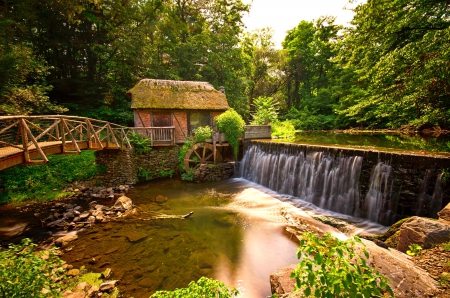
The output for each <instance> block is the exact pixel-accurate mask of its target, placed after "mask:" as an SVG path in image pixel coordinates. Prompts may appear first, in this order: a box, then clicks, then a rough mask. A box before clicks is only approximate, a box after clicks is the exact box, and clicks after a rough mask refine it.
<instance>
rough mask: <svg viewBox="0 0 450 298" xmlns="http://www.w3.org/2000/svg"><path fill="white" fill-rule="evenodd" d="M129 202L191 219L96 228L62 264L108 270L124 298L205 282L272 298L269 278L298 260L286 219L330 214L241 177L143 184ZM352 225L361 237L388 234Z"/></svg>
mask: <svg viewBox="0 0 450 298" xmlns="http://www.w3.org/2000/svg"><path fill="white" fill-rule="evenodd" d="M127 196H128V197H130V198H131V199H132V200H133V203H134V204H135V205H136V206H137V208H138V209H139V210H140V213H141V214H148V213H155V214H158V213H161V214H170V215H183V214H187V213H189V212H191V211H193V212H194V213H193V215H192V216H191V217H189V218H187V219H153V220H142V219H140V217H139V214H138V215H136V216H134V217H131V218H127V219H125V220H123V221H120V222H108V223H104V224H95V225H94V226H93V227H91V228H89V229H86V230H84V231H81V232H80V233H79V234H78V236H79V238H78V240H77V241H75V242H73V245H72V246H71V247H69V248H68V249H66V252H65V253H64V254H63V256H62V258H63V259H64V260H66V261H67V262H68V263H69V264H72V265H74V266H75V268H79V267H81V266H82V265H85V266H86V267H87V268H88V269H90V270H93V271H95V272H101V271H103V270H104V269H106V268H111V269H112V272H113V276H112V278H114V279H119V280H120V284H119V288H120V290H121V292H122V293H123V294H124V296H125V297H135V298H141V297H149V296H150V295H151V294H152V293H154V292H155V291H156V290H173V289H175V288H179V287H186V286H187V285H188V283H189V282H190V281H192V280H195V281H196V280H198V279H199V278H200V277H201V276H208V277H212V278H216V279H218V280H220V281H223V282H225V283H226V284H229V285H232V286H234V287H236V288H238V290H239V292H240V297H252V298H253V297H255V298H257V297H267V296H270V295H271V291H270V283H269V276H270V274H271V273H272V272H274V271H275V270H276V269H278V268H281V267H284V266H287V265H290V264H293V263H296V262H297V261H298V260H297V258H296V250H297V245H298V244H297V242H296V240H294V238H295V237H293V236H292V235H291V234H288V233H287V232H285V226H286V225H287V221H286V218H285V216H284V215H283V214H286V213H295V212H297V213H298V212H301V213H302V214H303V216H305V217H308V215H306V214H307V213H309V215H314V214H327V215H330V216H332V215H333V214H332V213H331V212H329V211H325V210H320V209H318V208H317V207H314V206H312V205H311V204H307V203H305V204H304V205H303V206H300V205H299V204H298V201H297V202H296V203H295V205H294V204H293V202H292V201H291V200H290V198H288V197H280V196H278V195H277V193H275V192H273V191H271V190H269V189H266V188H264V187H262V186H259V185H257V184H255V183H252V182H249V181H247V180H244V179H229V180H225V181H221V182H215V183H203V184H193V183H185V182H181V181H178V180H161V181H157V182H151V183H146V184H142V185H138V186H136V187H135V188H133V189H132V190H131V191H130V192H129V193H127ZM158 196H159V197H158ZM157 197H158V199H156V198H157ZM162 197H164V199H161V198H162ZM336 215H337V214H336ZM341 217H342V216H341ZM346 218H347V219H351V218H350V217H348V216H347V217H346ZM354 220H355V222H354V223H356V225H359V232H361V231H372V232H373V231H378V232H379V231H381V230H383V229H385V227H382V226H379V225H376V224H374V223H370V222H364V221H361V220H360V219H354Z"/></svg>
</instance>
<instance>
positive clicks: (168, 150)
mask: <svg viewBox="0 0 450 298" xmlns="http://www.w3.org/2000/svg"><path fill="white" fill-rule="evenodd" d="M179 150H180V149H179V147H178V146H173V147H153V148H152V150H150V151H149V152H147V153H145V154H134V157H133V162H134V168H135V169H136V171H137V177H138V180H153V179H157V178H165V177H172V176H177V175H179V163H178V152H179Z"/></svg>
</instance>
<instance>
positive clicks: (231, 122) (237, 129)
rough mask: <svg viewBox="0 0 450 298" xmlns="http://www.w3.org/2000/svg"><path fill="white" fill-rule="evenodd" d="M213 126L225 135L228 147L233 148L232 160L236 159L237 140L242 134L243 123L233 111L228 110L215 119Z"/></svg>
mask: <svg viewBox="0 0 450 298" xmlns="http://www.w3.org/2000/svg"><path fill="white" fill-rule="evenodd" d="M215 124H216V125H217V128H218V129H219V131H221V132H223V133H225V137H226V138H227V140H228V142H229V143H230V146H231V147H232V148H233V153H234V158H237V155H238V152H239V141H238V139H239V138H240V137H241V136H242V134H243V133H244V126H245V122H244V120H243V119H242V117H241V115H239V114H238V113H237V112H236V111H235V110H233V109H229V110H228V111H226V112H225V113H223V114H221V115H219V116H217V117H216V118H215Z"/></svg>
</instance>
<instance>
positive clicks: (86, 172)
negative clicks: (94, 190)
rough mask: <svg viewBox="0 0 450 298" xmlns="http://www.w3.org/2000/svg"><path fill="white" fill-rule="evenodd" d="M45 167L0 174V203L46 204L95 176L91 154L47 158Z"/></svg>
mask: <svg viewBox="0 0 450 298" xmlns="http://www.w3.org/2000/svg"><path fill="white" fill-rule="evenodd" d="M48 159H49V163H48V164H45V165H18V166H15V167H12V168H9V169H6V170H3V171H0V203H21V202H25V201H38V202H43V201H49V200H53V199H57V198H60V197H63V196H65V195H67V194H69V192H66V191H63V190H64V188H65V187H66V186H67V185H68V184H70V183H72V182H74V181H79V180H88V179H92V178H93V177H95V175H96V174H97V168H96V165H95V156H94V151H82V153H81V154H78V155H72V154H68V155H50V156H49V157H48Z"/></svg>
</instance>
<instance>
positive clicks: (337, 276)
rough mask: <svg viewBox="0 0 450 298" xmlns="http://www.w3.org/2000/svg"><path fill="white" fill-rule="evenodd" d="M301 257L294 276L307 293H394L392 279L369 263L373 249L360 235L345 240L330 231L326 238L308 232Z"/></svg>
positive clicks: (297, 283)
mask: <svg viewBox="0 0 450 298" xmlns="http://www.w3.org/2000/svg"><path fill="white" fill-rule="evenodd" d="M357 244H359V245H358V247H357V246H356V245H357ZM358 251H360V253H358ZM361 254H364V256H362V255H361ZM298 259H299V260H300V263H299V264H298V265H297V268H296V269H295V270H294V272H292V274H291V278H295V281H296V286H295V288H296V290H300V291H302V292H303V294H304V295H305V297H330V298H332V297H364V298H370V297H382V296H383V292H384V294H386V293H389V294H390V295H391V296H394V294H393V292H392V290H391V288H390V287H389V285H388V279H387V278H386V277H384V276H382V275H381V274H380V273H378V272H377V271H376V270H375V269H373V268H371V267H369V266H368V264H367V260H368V259H369V253H368V252H367V251H366V249H365V247H364V246H363V245H362V242H361V240H360V239H359V238H358V237H356V236H355V237H354V238H352V239H348V240H346V241H341V240H339V239H337V238H334V237H332V236H331V234H329V233H327V234H325V236H324V237H323V238H319V237H317V236H316V235H315V234H313V233H309V232H307V233H304V234H303V237H302V240H301V241H300V246H299V248H298Z"/></svg>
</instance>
